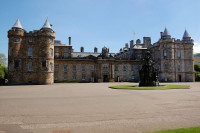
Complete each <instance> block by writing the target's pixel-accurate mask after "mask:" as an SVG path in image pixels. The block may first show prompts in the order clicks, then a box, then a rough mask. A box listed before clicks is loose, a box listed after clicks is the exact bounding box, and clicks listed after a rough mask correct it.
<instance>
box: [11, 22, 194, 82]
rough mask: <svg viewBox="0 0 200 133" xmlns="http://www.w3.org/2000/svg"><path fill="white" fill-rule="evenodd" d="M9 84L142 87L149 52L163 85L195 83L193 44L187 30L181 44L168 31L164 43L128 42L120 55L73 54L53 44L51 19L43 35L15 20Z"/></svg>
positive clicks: (58, 43)
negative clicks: (137, 84)
mask: <svg viewBox="0 0 200 133" xmlns="http://www.w3.org/2000/svg"><path fill="white" fill-rule="evenodd" d="M8 38H9V46H8V75H9V76H8V77H9V79H8V80H9V84H52V83H54V82H138V81H139V70H140V69H141V66H142V64H143V58H144V54H145V52H146V50H147V49H148V50H150V51H151V53H152V59H153V60H154V62H155V67H156V68H157V69H158V71H159V81H163V82H193V81H194V67H193V65H194V64H193V45H194V41H193V40H192V39H191V37H190V35H189V33H188V32H187V30H185V33H184V35H183V37H182V39H175V38H172V37H171V35H170V34H169V32H168V30H167V28H165V30H164V32H161V33H160V39H159V41H158V42H156V43H153V44H152V43H151V38H150V37H143V43H142V42H141V40H139V39H138V40H136V43H134V41H133V40H131V41H130V43H126V44H125V47H123V48H121V49H120V50H119V53H110V52H109V48H107V47H103V48H102V49H101V51H100V52H98V49H97V48H96V47H95V48H94V51H93V52H85V51H84V47H81V48H80V52H74V50H73V47H72V45H71V37H69V44H67V45H66V44H62V43H61V41H58V40H54V39H55V32H54V31H53V29H52V25H51V24H50V23H49V21H48V19H47V20H46V21H45V24H44V25H43V27H42V28H41V29H40V30H34V31H30V32H27V31H26V30H25V29H23V27H22V26H21V23H20V21H19V19H17V21H16V23H15V24H14V26H13V27H12V28H11V29H10V30H9V31H8Z"/></svg>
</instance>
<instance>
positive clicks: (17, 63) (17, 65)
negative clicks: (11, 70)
mask: <svg viewBox="0 0 200 133" xmlns="http://www.w3.org/2000/svg"><path fill="white" fill-rule="evenodd" d="M14 67H15V68H18V67H19V60H15V65H14Z"/></svg>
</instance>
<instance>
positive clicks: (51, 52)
mask: <svg viewBox="0 0 200 133" xmlns="http://www.w3.org/2000/svg"><path fill="white" fill-rule="evenodd" d="M49 55H50V56H51V57H52V56H53V49H52V48H50V52H49Z"/></svg>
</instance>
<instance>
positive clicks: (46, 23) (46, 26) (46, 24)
mask: <svg viewBox="0 0 200 133" xmlns="http://www.w3.org/2000/svg"><path fill="white" fill-rule="evenodd" d="M42 28H43V29H46V28H48V29H51V25H50V24H49V21H48V18H47V19H46V21H45V23H44V25H43V27H42Z"/></svg>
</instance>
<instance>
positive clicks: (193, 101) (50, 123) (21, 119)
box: [0, 82, 200, 133]
mask: <svg viewBox="0 0 200 133" xmlns="http://www.w3.org/2000/svg"><path fill="white" fill-rule="evenodd" d="M123 84H127V85H129V84H135V83H124V82H123V83H76V84H60V85H34V86H31V85H27V86H0V133H144V132H150V131H157V130H164V129H174V128H183V127H193V126H200V83H188V82H187V83H186V82H185V83H168V84H185V85H190V86H191V88H190V89H172V90H120V89H111V88H108V87H109V86H114V85H123Z"/></svg>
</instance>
